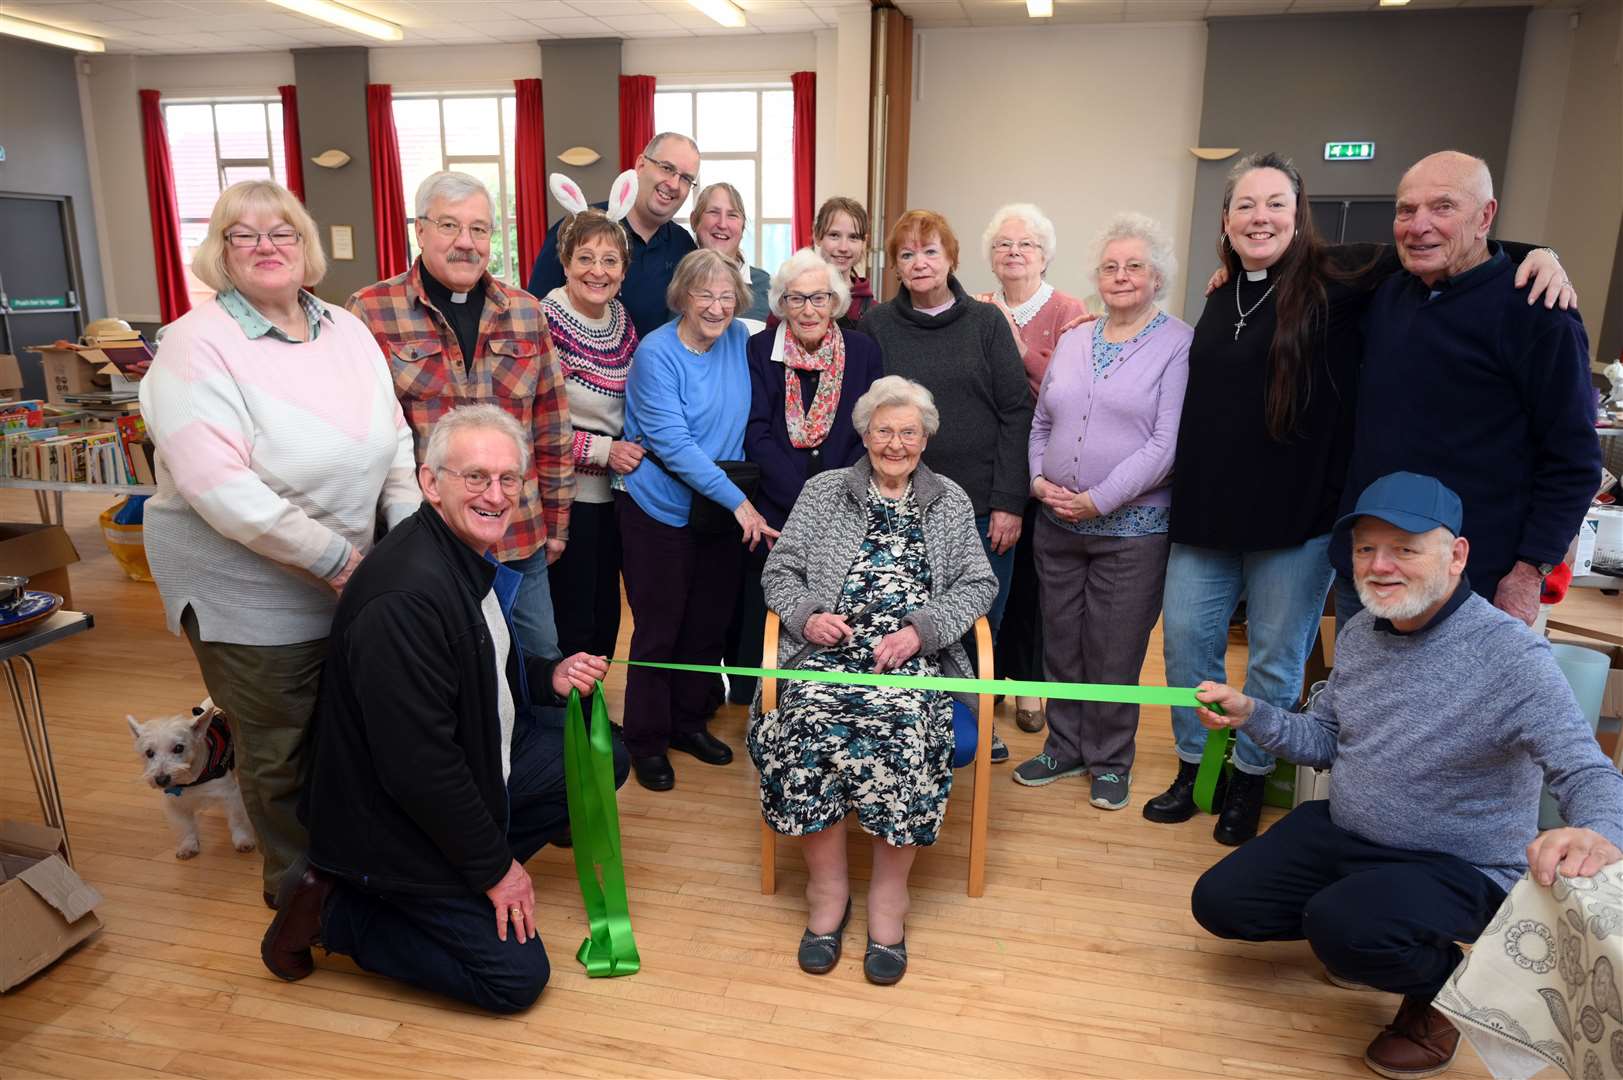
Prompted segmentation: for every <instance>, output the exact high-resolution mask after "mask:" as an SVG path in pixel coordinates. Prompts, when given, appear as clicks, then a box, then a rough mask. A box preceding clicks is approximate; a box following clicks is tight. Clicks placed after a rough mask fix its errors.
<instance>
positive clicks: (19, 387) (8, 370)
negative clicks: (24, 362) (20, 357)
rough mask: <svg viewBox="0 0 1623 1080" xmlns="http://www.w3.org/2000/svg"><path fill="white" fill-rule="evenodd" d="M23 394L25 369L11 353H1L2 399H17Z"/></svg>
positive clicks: (0, 390) (0, 380) (0, 382)
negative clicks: (19, 365)
mask: <svg viewBox="0 0 1623 1080" xmlns="http://www.w3.org/2000/svg"><path fill="white" fill-rule="evenodd" d="M22 395H23V369H22V368H21V367H18V366H17V358H16V357H15V356H12V355H11V354H10V353H0V401H16V400H17V399H18V398H20V397H22Z"/></svg>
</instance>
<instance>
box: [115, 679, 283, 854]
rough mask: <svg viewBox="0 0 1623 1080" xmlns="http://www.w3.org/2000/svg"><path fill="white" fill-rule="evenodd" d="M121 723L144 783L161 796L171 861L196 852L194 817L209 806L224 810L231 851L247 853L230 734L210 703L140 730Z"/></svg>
mask: <svg viewBox="0 0 1623 1080" xmlns="http://www.w3.org/2000/svg"><path fill="white" fill-rule="evenodd" d="M124 719H125V720H126V721H127V722H128V723H129V725H130V731H132V732H134V733H135V752H136V753H137V754H140V755H141V759H142V761H143V762H144V763H145V766H146V772H145V778H146V781H147V783H149V784H151V785H152V786H153V787H155V788H157V789H158V790H159V791H161V792H163V812H164V813H165V814H166V815H167V816H168V818H169V825H170V827H171V828H173V829H174V830H175V838H176V841H177V843H176V846H175V858H177V859H189V858H191V857H192V856H193V855H196V854H197V852H198V851H199V850H200V846H199V844H198V840H197V814H198V812H199V811H201V810H202V809H203V807H204V806H205V805H207V804H208V803H211V802H217V803H220V804H221V805H222V806H224V807H225V820H226V824H227V825H228V826H229V827H230V829H231V844H232V846H233V847H235V848H236V849H237V850H238V851H252V850H253V849H254V829H253V826H252V825H250V824H249V823H248V811H247V809H246V808H245V807H244V806H243V805H242V789H241V788H239V787H238V786H237V759H236V753H235V751H234V750H233V749H232V746H231V729H230V728H229V727H228V726H227V725H226V722H225V714H224V713H222V712H221V711H220V710H219V709H217V708H215V707H214V701H213V699H212V698H204V699H203V703H202V704H201V705H198V706H196V707H195V708H193V709H192V712H191V715H190V716H187V715H185V714H181V715H178V716H162V717H159V718H157V719H156V720H148V721H147V722H146V723H144V724H143V723H141V722H140V721H139V720H137V719H136V718H135V717H133V716H129V715H126V716H125V717H124Z"/></svg>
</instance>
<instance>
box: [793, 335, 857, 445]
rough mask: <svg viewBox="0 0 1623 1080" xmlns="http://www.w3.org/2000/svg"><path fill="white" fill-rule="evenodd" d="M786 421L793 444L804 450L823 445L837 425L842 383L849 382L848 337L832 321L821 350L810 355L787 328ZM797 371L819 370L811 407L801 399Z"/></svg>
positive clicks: (819, 348) (818, 348)
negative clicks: (846, 340) (836, 412)
mask: <svg viewBox="0 0 1623 1080" xmlns="http://www.w3.org/2000/svg"><path fill="white" fill-rule="evenodd" d="M783 367H784V372H783V377H784V380H785V381H784V390H785V392H784V413H785V417H784V419H785V420H786V421H787V422H788V425H789V442H790V444H791V445H793V446H795V447H798V448H799V449H801V450H806V449H810V448H811V447H813V446H820V445H822V442H823V440H824V439H826V438H828V433H829V429H830V428H832V427H833V426H834V413H835V411H836V410H837V409H838V408H839V406H840V384H841V383H842V382H843V381H844V380H845V335H844V334H842V333H840V328H839V327H838V326H835V325H834V324H833V323H832V322H831V323H830V324H829V327H828V332H827V333H826V334H824V335H823V343H822V344H821V345H819V346H818V347H817V351H816V352H813V353H808V352H806V351H805V350H804V349H802V348H801V347H800V342H798V341H796V340H795V334H794V331H793V330H791V329H789V328H788V327H787V326H785V327H784V328H783ZM796 371H818V372H821V373H822V377H821V378H819V379H818V380H817V392H816V393H815V394H813V395H812V400H811V405H810V406H809V407H808V406H807V405H805V404H804V403H803V402H802V401H801V400H800V376H798V375H796V374H795V372H796Z"/></svg>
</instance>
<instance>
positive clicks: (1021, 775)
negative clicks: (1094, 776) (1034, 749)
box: [1014, 753, 1088, 787]
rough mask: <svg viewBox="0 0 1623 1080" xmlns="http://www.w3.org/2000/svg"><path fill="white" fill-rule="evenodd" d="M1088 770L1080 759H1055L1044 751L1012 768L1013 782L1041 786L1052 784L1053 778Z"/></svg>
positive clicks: (1078, 773) (1074, 774)
mask: <svg viewBox="0 0 1623 1080" xmlns="http://www.w3.org/2000/svg"><path fill="white" fill-rule="evenodd" d="M1087 771H1088V767H1087V766H1086V765H1084V764H1082V763H1081V762H1080V761H1076V762H1060V761H1055V760H1054V759H1053V758H1051V757H1049V756H1048V755H1047V754H1046V753H1044V754H1038V755H1037V756H1036V757H1034V758H1032V759H1031V760H1030V761H1023V762H1021V763H1020V764H1019V766H1017V767H1016V768H1015V770H1014V782H1015V783H1017V784H1024V785H1026V786H1027V787H1042V786H1043V785H1044V784H1052V783H1053V782H1054V781H1055V780H1063V779H1065V778H1066V777H1067V776H1081V775H1082V774H1083V773H1085V772H1087Z"/></svg>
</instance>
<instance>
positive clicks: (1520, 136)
mask: <svg viewBox="0 0 1623 1080" xmlns="http://www.w3.org/2000/svg"><path fill="white" fill-rule="evenodd" d="M1571 18H1572V13H1571V12H1570V11H1531V12H1529V13H1528V15H1527V32H1526V36H1524V37H1523V38H1522V66H1521V80H1520V82H1519V83H1518V85H1517V87H1516V112H1515V114H1514V116H1513V118H1512V120H1511V124H1510V148H1509V150H1508V151H1507V152H1506V155H1505V175H1504V176H1502V177H1496V179H1497V180H1498V187H1499V191H1498V194H1499V226H1498V233H1499V235H1500V236H1505V237H1509V238H1511V239H1513V240H1524V239H1525V240H1537V239H1538V238H1540V237H1542V236H1544V235H1545V234H1546V233H1547V232H1549V217H1550V213H1549V212H1550V194H1551V189H1552V187H1553V185H1554V183H1555V174H1554V168H1555V152H1556V147H1557V145H1558V144H1559V143H1560V140H1561V121H1560V118H1561V115H1562V113H1564V112H1565V111H1566V102H1567V78H1568V72H1569V71H1570V69H1571V66H1572V44H1573V31H1572V29H1571V25H1570V24H1571Z"/></svg>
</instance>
